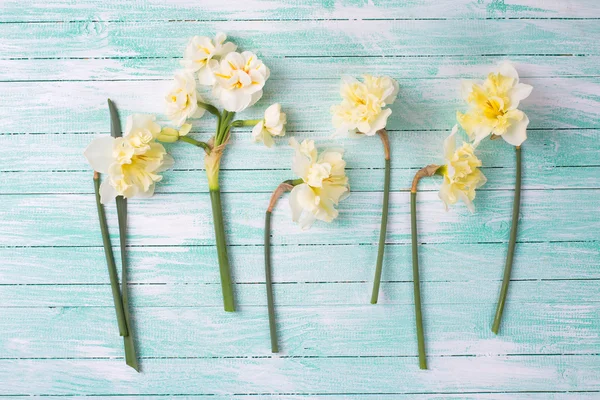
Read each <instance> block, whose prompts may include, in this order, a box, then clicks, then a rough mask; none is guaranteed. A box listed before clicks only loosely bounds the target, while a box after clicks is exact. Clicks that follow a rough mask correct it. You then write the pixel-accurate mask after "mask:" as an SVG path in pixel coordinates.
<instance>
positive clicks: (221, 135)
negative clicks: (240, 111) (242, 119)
mask: <svg viewBox="0 0 600 400" xmlns="http://www.w3.org/2000/svg"><path fill="white" fill-rule="evenodd" d="M234 115H235V113H234V112H230V111H227V110H223V117H222V121H221V127H220V128H219V129H218V130H217V132H218V134H217V141H216V143H217V146H218V145H221V144H223V143H225V141H226V140H227V136H228V133H229V130H230V129H231V125H229V123H230V122H231V120H232V119H233V116H234Z"/></svg>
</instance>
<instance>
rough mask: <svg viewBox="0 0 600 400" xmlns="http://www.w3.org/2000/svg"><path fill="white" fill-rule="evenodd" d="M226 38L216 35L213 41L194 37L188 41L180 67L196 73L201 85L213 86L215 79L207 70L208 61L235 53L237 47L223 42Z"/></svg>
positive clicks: (209, 70)
mask: <svg viewBox="0 0 600 400" xmlns="http://www.w3.org/2000/svg"><path fill="white" fill-rule="evenodd" d="M225 39H227V36H226V35H225V34H224V33H217V35H216V36H215V39H214V41H213V40H211V39H210V38H209V37H207V36H194V37H193V38H191V39H190V41H189V43H188V45H187V47H186V48H185V53H184V56H183V60H182V61H181V65H183V66H184V67H185V69H186V70H187V71H189V72H192V73H197V75H198V82H199V83H200V84H201V85H213V84H214V83H215V77H214V75H213V73H212V71H211V69H210V68H209V65H208V64H209V62H210V60H213V59H216V58H220V57H222V56H225V55H226V54H227V53H230V52H232V51H235V50H236V49H237V46H236V45H235V44H233V43H231V42H225Z"/></svg>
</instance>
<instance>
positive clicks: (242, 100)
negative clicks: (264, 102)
mask: <svg viewBox="0 0 600 400" xmlns="http://www.w3.org/2000/svg"><path fill="white" fill-rule="evenodd" d="M209 65H210V68H211V70H212V72H213V74H214V76H215V78H216V81H215V85H214V86H213V94H214V95H215V97H217V98H218V99H219V101H220V102H221V105H222V106H223V108H225V109H226V110H227V111H233V112H239V111H242V110H245V109H246V108H248V107H250V106H252V105H254V104H255V103H256V102H257V101H258V100H259V99H260V98H261V97H262V95H263V91H262V89H263V87H264V86H265V82H266V81H267V79H269V75H270V71H269V68H267V66H266V65H264V64H263V62H262V61H261V60H260V59H259V58H258V57H257V56H256V54H254V53H252V52H249V51H244V52H243V53H237V52H231V53H229V54H227V55H226V56H225V57H224V58H223V59H222V60H221V62H220V63H219V62H217V61H215V60H211V61H210V63H209Z"/></svg>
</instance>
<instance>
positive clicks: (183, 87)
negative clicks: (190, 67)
mask: <svg viewBox="0 0 600 400" xmlns="http://www.w3.org/2000/svg"><path fill="white" fill-rule="evenodd" d="M198 101H200V102H202V99H201V98H200V96H199V95H198V93H197V92H196V80H195V79H194V76H193V75H192V74H190V73H189V72H184V71H182V72H178V73H176V74H175V77H174V79H173V85H172V87H171V89H170V90H169V93H167V95H166V96H165V102H166V112H165V113H166V115H167V117H168V118H169V119H170V120H171V122H173V124H175V125H176V126H181V125H183V124H184V123H185V121H187V119H188V118H200V117H202V115H204V111H205V110H204V108H201V107H198Z"/></svg>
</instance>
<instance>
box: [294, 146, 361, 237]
mask: <svg viewBox="0 0 600 400" xmlns="http://www.w3.org/2000/svg"><path fill="white" fill-rule="evenodd" d="M290 145H291V146H292V147H293V148H294V149H295V154H294V157H293V161H292V171H293V172H294V174H295V175H296V176H299V177H300V178H301V179H302V181H303V183H301V184H299V185H296V186H294V188H293V189H292V192H291V193H290V197H289V202H290V208H291V210H292V219H293V220H294V222H297V223H298V224H299V225H300V227H301V228H302V229H308V228H310V226H311V225H312V224H313V222H314V221H315V220H317V219H318V220H321V221H325V222H331V221H333V220H334V219H335V218H336V217H337V216H338V210H337V209H336V208H335V206H336V205H337V204H338V203H339V202H340V201H341V200H342V199H344V198H345V197H347V196H348V194H349V191H350V187H349V185H348V177H347V176H346V172H345V168H346V162H345V161H344V159H343V155H344V152H343V150H333V149H329V150H325V151H323V152H322V153H321V155H320V156H317V149H316V148H315V142H314V141H313V140H303V141H302V143H298V142H297V141H296V140H295V139H293V138H292V139H290Z"/></svg>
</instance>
